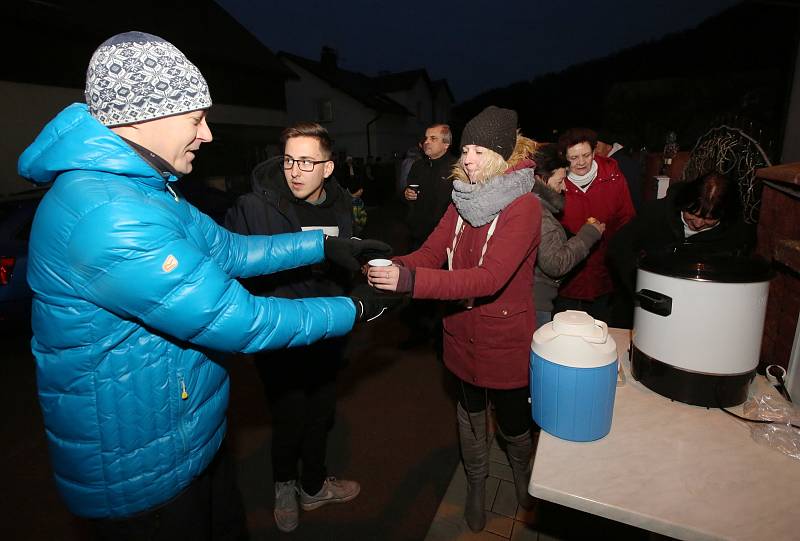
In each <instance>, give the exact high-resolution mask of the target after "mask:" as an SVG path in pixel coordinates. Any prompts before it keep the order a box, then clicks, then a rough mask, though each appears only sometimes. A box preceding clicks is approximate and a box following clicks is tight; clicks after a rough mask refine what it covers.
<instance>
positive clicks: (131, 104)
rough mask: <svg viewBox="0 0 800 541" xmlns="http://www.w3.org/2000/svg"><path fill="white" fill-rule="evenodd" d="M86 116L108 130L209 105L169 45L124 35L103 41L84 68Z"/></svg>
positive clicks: (199, 80)
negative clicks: (87, 113)
mask: <svg viewBox="0 0 800 541" xmlns="http://www.w3.org/2000/svg"><path fill="white" fill-rule="evenodd" d="M85 96H86V103H87V105H88V106H89V112H90V113H91V114H92V116H93V117H95V118H96V119H97V120H99V121H100V123H102V124H104V125H105V126H108V127H113V126H122V125H125V124H135V123H137V122H144V121H147V120H154V119H156V118H162V117H165V116H171V115H176V114H180V113H187V112H189V111H197V110H198V109H207V108H208V107H211V94H209V91H208V85H207V84H206V80H205V79H204V78H203V75H202V74H201V73H200V70H198V69H197V67H196V66H195V65H194V64H192V63H191V62H189V60H188V59H187V58H186V56H185V55H184V54H183V53H182V52H180V51H179V50H178V49H177V48H176V47H175V46H174V45H172V44H171V43H170V42H168V41H166V40H164V39H162V38H160V37H158V36H154V35H152V34H146V33H144V32H125V33H122V34H117V35H116V36H113V37H111V38H109V39H108V40H106V41H105V42H103V43H102V44H101V45H100V46H99V47H98V48H97V50H96V51H95V52H94V54H93V55H92V59H91V60H90V61H89V68H88V69H87V70H86V90H85Z"/></svg>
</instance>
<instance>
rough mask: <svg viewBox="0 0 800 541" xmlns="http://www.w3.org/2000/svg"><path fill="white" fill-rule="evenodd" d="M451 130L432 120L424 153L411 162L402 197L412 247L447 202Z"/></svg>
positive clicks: (428, 230) (427, 232) (433, 224)
mask: <svg viewBox="0 0 800 541" xmlns="http://www.w3.org/2000/svg"><path fill="white" fill-rule="evenodd" d="M451 140H452V134H451V133H450V126H448V125H447V124H434V125H433V126H431V127H429V128H428V129H427V130H425V139H424V141H423V143H422V151H423V152H424V153H425V156H424V157H422V158H420V159H418V160H417V161H415V162H414V164H413V165H412V166H411V171H410V172H409V173H408V184H407V187H406V189H405V191H404V192H403V197H405V199H406V201H408V203H409V210H408V217H407V221H408V228H409V233H410V236H411V250H416V249H417V248H419V247H420V246H421V245H422V242H423V241H424V240H425V239H426V238H428V235H430V233H431V231H433V228H434V227H436V224H438V223H439V220H440V219H441V218H442V216H443V215H444V211H445V210H447V205H449V204H450V192H452V191H453V186H452V183H451V182H450V180H449V179H450V173H451V170H452V169H453V164H454V163H455V161H456V160H455V158H454V157H453V156H452V155H451V154H450V153H449V152H448V150H449V149H450V141H451Z"/></svg>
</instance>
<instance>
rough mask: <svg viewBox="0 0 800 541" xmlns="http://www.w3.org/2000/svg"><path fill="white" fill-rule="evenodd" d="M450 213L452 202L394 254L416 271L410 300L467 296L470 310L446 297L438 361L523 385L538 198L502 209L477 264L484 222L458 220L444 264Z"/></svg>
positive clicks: (465, 374)
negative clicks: (411, 248)
mask: <svg viewBox="0 0 800 541" xmlns="http://www.w3.org/2000/svg"><path fill="white" fill-rule="evenodd" d="M457 219H458V213H457V211H456V208H455V206H453V205H452V204H451V205H450V206H449V207H448V208H447V211H446V212H445V214H444V216H443V217H442V220H441V221H440V222H439V224H438V225H437V226H436V229H434V230H433V232H432V233H431V235H430V236H429V237H428V240H426V241H425V243H424V244H423V245H422V246H421V247H420V249H419V250H417V251H416V252H413V253H411V254H409V255H406V256H402V257H398V258H395V261H396V262H397V263H399V264H402V265H404V266H406V267H408V268H410V269H413V270H415V271H416V272H415V279H414V291H413V297H414V298H416V299H441V300H452V301H460V300H463V299H470V298H474V303H473V308H471V309H468V308H467V307H466V306H465V303H452V304H451V306H450V307H449V308H450V310H449V311H448V315H447V316H446V317H445V318H444V363H445V365H446V366H447V368H448V369H450V371H451V372H453V373H454V374H455V375H456V376H458V377H459V378H461V379H462V380H464V381H466V382H469V383H471V384H473V385H476V386H479V387H488V388H490V389H515V388H519V387H526V386H527V385H528V366H529V362H530V348H531V339H532V337H533V331H534V330H535V328H536V311H535V308H534V303H533V295H532V293H531V292H532V291H533V289H532V288H533V272H534V264H535V262H536V251H537V249H538V247H539V236H540V231H541V221H542V210H541V206H540V204H539V200H538V199H537V198H536V196H535V195H533V194H531V193H528V194H525V195H523V196H520V197H518V198H517V199H515V200H514V201H513V202H512V203H511V204H509V205H508V206H507V207H506V208H505V209H503V211H502V212H501V213H500V217H499V219H498V220H497V226H496V227H495V231H494V235H493V236H492V238H491V239H490V240H489V244H488V246H487V249H486V253H485V255H484V256H483V264H482V265H481V266H478V260H479V258H480V255H481V250H482V249H483V245H484V242H485V241H486V234H487V233H488V231H489V224H486V225H484V226H481V227H478V228H474V227H472V226H470V225H469V224H468V223H467V222H466V221H465V222H464V229H463V233H462V234H461V237H460V239H459V241H458V244H457V246H456V250H455V255H454V257H453V270H452V271H449V270H443V269H442V267H443V266H444V267H445V269H446V265H447V249H448V248H450V247H451V246H452V243H453V237H454V234H455V228H456V222H457Z"/></svg>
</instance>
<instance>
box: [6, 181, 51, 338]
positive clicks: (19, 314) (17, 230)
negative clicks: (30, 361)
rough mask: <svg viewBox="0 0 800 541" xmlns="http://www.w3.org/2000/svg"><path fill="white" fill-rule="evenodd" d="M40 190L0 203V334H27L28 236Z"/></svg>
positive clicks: (28, 296)
mask: <svg viewBox="0 0 800 541" xmlns="http://www.w3.org/2000/svg"><path fill="white" fill-rule="evenodd" d="M43 195H44V191H43V190H35V191H31V192H24V193H21V194H17V195H14V196H11V197H9V198H7V199H4V200H2V201H0V332H19V331H29V330H30V321H31V297H32V296H33V293H32V292H31V288H30V287H29V286H28V279H27V273H26V270H27V267H28V237H29V236H30V233H31V224H32V223H33V215H34V214H35V213H36V208H37V207H38V206H39V202H40V201H41V199H42V196H43Z"/></svg>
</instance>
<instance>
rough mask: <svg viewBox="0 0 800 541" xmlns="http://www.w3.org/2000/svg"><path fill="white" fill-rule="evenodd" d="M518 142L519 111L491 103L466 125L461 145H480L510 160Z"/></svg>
mask: <svg viewBox="0 0 800 541" xmlns="http://www.w3.org/2000/svg"><path fill="white" fill-rule="evenodd" d="M516 142H517V112H516V111H513V110H511V109H502V108H500V107H495V106H494V105H490V106H489V107H487V108H486V109H484V110H483V111H481V112H480V113H478V114H477V116H475V117H474V118H473V119H472V120H470V121H469V122H467V125H466V126H464V131H463V133H462V134H461V146H462V147H464V146H465V145H478V146H482V147H484V148H488V149H490V150H493V151H495V152H497V153H498V154H500V156H502V157H503V159H504V160H508V158H510V157H511V154H512V153H513V152H514V145H515V144H516Z"/></svg>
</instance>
